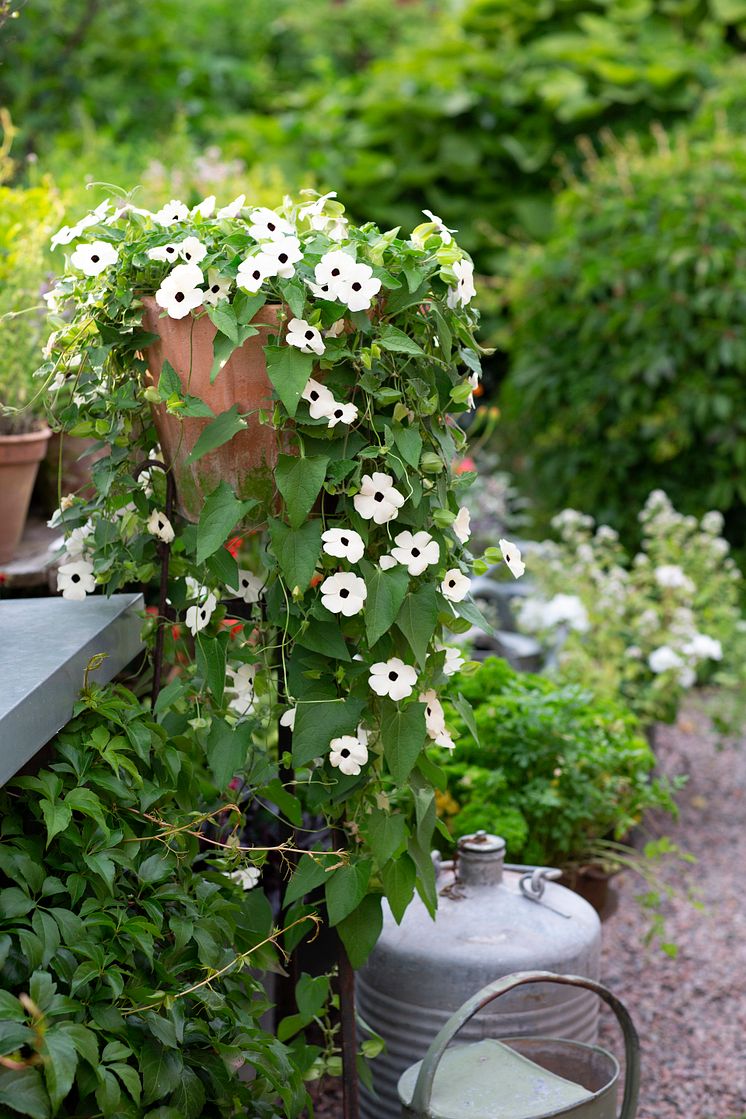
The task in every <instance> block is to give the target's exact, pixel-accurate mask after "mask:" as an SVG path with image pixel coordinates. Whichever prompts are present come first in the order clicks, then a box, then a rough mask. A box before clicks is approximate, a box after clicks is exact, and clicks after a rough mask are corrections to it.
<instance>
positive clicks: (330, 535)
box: [321, 528, 365, 563]
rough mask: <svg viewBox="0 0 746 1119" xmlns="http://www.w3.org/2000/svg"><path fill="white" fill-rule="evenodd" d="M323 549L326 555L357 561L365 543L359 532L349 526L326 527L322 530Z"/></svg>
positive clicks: (360, 556)
mask: <svg viewBox="0 0 746 1119" xmlns="http://www.w3.org/2000/svg"><path fill="white" fill-rule="evenodd" d="M321 539H322V541H323V550H324V551H325V552H326V554H327V555H328V556H335V557H336V558H337V559H346V560H349V562H350V563H357V562H358V560H361V559H362V558H363V556H364V554H365V544H364V543H363V538H362V536H361V535H360V533H358V532H355V531H354V529H351V528H328V529H327V530H326V532H322V534H321Z"/></svg>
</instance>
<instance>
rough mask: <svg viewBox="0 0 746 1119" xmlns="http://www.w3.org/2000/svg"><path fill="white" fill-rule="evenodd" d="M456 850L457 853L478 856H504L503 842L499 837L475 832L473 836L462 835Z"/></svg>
mask: <svg viewBox="0 0 746 1119" xmlns="http://www.w3.org/2000/svg"><path fill="white" fill-rule="evenodd" d="M458 849H459V851H469V852H474V854H479V855H495V856H498V857H502V856H504V854H505V840H504V839H501V838H500V836H499V835H490V833H489V832H486V831H477V832H474V834H473V835H462V837H461V839H459V841H458Z"/></svg>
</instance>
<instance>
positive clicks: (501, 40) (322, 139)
mask: <svg viewBox="0 0 746 1119" xmlns="http://www.w3.org/2000/svg"><path fill="white" fill-rule="evenodd" d="M454 7H457V9H458V10H457V13H456V14H451V11H452V9H450V10H449V9H448V8H447V7H446V9H445V10H444V11H443V13H442V14H441V15H440V17H439V18H438V19H436V20H433V23H432V28H431V29H430V31H429V32H428V33H426V34H423V35H421V36H420V37H419V39H418V40H417V41H416V42H415V43H413V44H407V45H404V46H403V47H401V48H400V49H399V50H397V51H396V52H394V53H392V54H391V55H390V56H385V57H383V58H381V59H380V60H379V61H378V62H374V63H373V64H372V65H371V66H370V67H368V68H367V69H365V70H364V71H362V72H361V73H359V74H357V75H354V76H352V77H350V78H348V79H346V80H344V81H337V82H335V83H334V84H333V85H330V84H329V83H328V82H324V83H317V85H316V86H315V87H313V86H310V87H309V88H308V89H307V91H306V92H305V94H304V95H302V96H300V97H299V98H298V104H297V107H296V110H295V113H294V114H293V113H291V112H290V111H286V112H284V113H283V116H282V120H281V122H280V123H281V125H282V129H283V131H282V133H281V142H280V144H279V145H277V147H276V148H275V150H271V149H270V152H269V153H268V154H269V155H270V156H271V158H277V159H279V160H280V161H282V162H283V163H284V165H285V167H286V169H287V167H288V163H289V161H290V162H293V163H295V165H296V166H297V163H298V160H299V157H300V159H301V165H302V166H304V167H310V168H311V169H312V170H314V171H315V172H316V173H317V174H318V176H319V178H320V180H321V182H322V183H327V184H333V185H334V186H335V187H337V188H338V189H339V190H340V192H342V191H343V192H344V197H345V198H346V200H347V203H348V206H349V208H350V209H351V210H352V211H353V213H356V214H359V215H362V214H364V215H365V216H366V217H368V216H370V215H371V214H372V216H373V217H374V218H375V219H376V221H377V222H378V223H379V224H382V225H386V226H393V225H400V224H401V225H404V226H410V225H413V224H415V222H416V220H418V215H419V212H420V209H421V207H422V206H423V205H427V206H430V207H432V208H433V209H434V210H436V211H437V212H439V213H442V214H447V215H448V217H449V220H450V221H451V222H452V224H453V225H454V226H456V227H458V229H459V230H460V231H461V237H462V241H463V243H464V245H465V246H466V247H467V248H468V250H469V251H470V252H471V253H472V254H475V253H477V254H478V256H477V262H478V265H479V266H480V267H481V269H482V270H483V271H484V272H486V273H491V272H493V271H494V269H495V265H496V262H497V260H498V259H499V256H500V255H501V253H502V251H503V247H502V235H503V234H504V233H505V231H506V230H507V231H509V232H512V231H515V230H526V229H527V230H529V231H530V232H532V233H535V234H539V235H544V234H545V233H546V232H547V230H548V228H549V224H550V218H551V206H550V197H549V188H550V185H551V184H552V182H553V180H555V179H556V178H557V163H556V157H557V156H558V155H564V156H565V157H567V156H570V157H574V155H575V153H576V149H575V141H576V138H577V137H578V136H579V135H581V134H585V133H590V134H595V133H597V132H598V131H599V130H600V129H601V128H603V127H611V128H614V129H621V130H622V131H627V130H629V129H640V128H646V127H647V125H648V124H649V123H650V121H652V120H657V119H664V120H667V119H672V118H673V117H674V116H676V115H677V114H681V113H686V112H689V111H690V110H691V109H692V108H693V107H694V106H695V105H696V103H697V100H698V97H699V95H700V92H701V90H702V88H703V85H706V84H707V83H708V82H709V81H711V70H710V63H712V62H714V61H716V60H717V59H718V58H720V57H721V56H723V55H724V53H726V51H725V48H724V47H723V46H722V43H721V39H722V33H723V30H724V28H723V27H722V26H720V25H718V24H717V23H716V22H715V21H713V20H712V17H711V16H710V15H709V14H708V7H707V6H706V5H704V4H701V5H692V4H691V3H689V2H688V0H686V2H684V3H673V4H672V3H668V2H662V0H659V2H650V0H640V2H638V3H635V4H629V3H623V2H613V3H609V2H607V0H551V2H548V3H542V4H537V3H534V0H527V2H525V3H516V2H515V0H472V2H471V3H466V4H463V5H458V6H454ZM232 137H233V141H234V143H235V150H236V151H237V152H238V153H239V154H244V155H245V156H246V158H247V160H248V161H249V162H251V160H252V159H253V158H258V156H259V151H260V149H259V148H258V147H257V139H256V131H255V129H254V122H253V121H252V122H251V123H250V124H249V125H248V126H247V125H246V124H244V128H243V141H242V140H241V137H240V134H239V132H237V131H236V129H235V128H233V130H232Z"/></svg>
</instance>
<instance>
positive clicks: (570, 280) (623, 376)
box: [503, 135, 746, 547]
mask: <svg viewBox="0 0 746 1119" xmlns="http://www.w3.org/2000/svg"><path fill="white" fill-rule="evenodd" d="M587 170H588V181H587V182H583V183H576V184H575V185H574V186H573V187H571V188H570V189H569V190H567V191H566V192H565V193H564V194H563V195H562V196H561V198H560V200H559V205H558V222H557V228H556V231H555V233H554V234H553V236H552V237H551V238H550V239H549V241H548V242H547V243H546V244H545V245H543V246H534V247H533V248H532V249H531V250H530V251H526V252H522V253H519V254H518V255H517V256H516V258H515V274H514V276H513V279H512V283H511V285H510V290H509V301H510V310H511V313H512V327H513V329H512V337H511V343H510V345H511V351H512V368H511V372H510V376H509V380H508V384H507V387H506V390H505V392H504V394H503V403H504V405H505V415H506V420H507V423H508V425H509V427H510V425H511V424H512V427H513V437H512V439H513V449H514V452H515V454H514V463H515V465H516V466H517V467H518V468H519V470H520V472H521V474H522V477H523V479H524V481H525V483H526V484H527V485H528V487H529V488H530V491H531V493H532V495H533V496H534V497H535V499H536V502H537V505H538V508H539V509H543V510H544V511H545V512H547V505H548V502H549V501H551V505H552V507H553V508H552V510H551V511H552V512H553V511H554V510H556V508H557V507H558V506H559V507H562V506H563V505H570V506H573V507H574V508H577V509H580V510H582V511H584V512H590V513H593V514H594V515H595V516H597V517H598V518H599V520H601V521H605V522H607V523H609V524H611V525H613V526H614V527H615V528H618V529H620V530H621V531H622V532H623V533H625V534H626V535H627V536H628V537H630V538H631V539H634V538H635V535H636V525H635V519H636V511H637V509H638V508H639V507H640V506H641V505H642V503H643V501H644V500H645V498H646V496H647V494H648V493H649V492H650V491H651V490H653V489H657V488H658V487H663V488H665V489H666V491H667V493H668V494H669V496H670V497H671V499H672V501H673V503H674V505H675V506H676V507H677V508H679V509H682V510H683V511H684V512H686V513H692V514H695V515H699V516H701V515H702V514H703V513H705V512H706V511H707V510H708V509H720V510H722V512H723V513H724V514H725V518H726V535H727V537H728V539H729V540H730V541H731V543H732V544H734V545H737V546H739V547H742V546H743V545H744V543H746V474H745V473H744V467H745V466H746V378H745V377H744V372H745V371H746V271H745V270H744V265H745V264H746V249H744V242H745V235H746V216H745V215H744V208H743V204H742V203H743V194H744V189H745V188H746V144H744V142H742V141H741V140H739V139H737V138H736V137H735V136H719V137H717V138H715V139H713V140H711V141H709V142H698V143H692V144H687V143H686V142H684V141H683V140H681V141H680V142H678V143H676V145H675V146H673V147H671V146H670V145H669V142H668V139H667V138H666V136H665V135H661V136H660V137H659V148H658V150H657V151H656V152H654V153H653V154H650V155H642V154H640V152H639V151H638V150H637V149H636V147H635V146H634V145H630V144H628V145H625V146H623V147H618V148H616V149H615V150H614V151H613V152H611V153H610V154H609V155H608V156H607V157H606V158H605V159H603V160H600V161H596V162H593V163H591V165H590V166H589V167H588V169H587Z"/></svg>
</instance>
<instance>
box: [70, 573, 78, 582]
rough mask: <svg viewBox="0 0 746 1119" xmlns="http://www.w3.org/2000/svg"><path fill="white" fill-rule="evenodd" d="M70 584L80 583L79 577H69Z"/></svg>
mask: <svg viewBox="0 0 746 1119" xmlns="http://www.w3.org/2000/svg"><path fill="white" fill-rule="evenodd" d="M70 582H71V583H79V582H80V576H79V575H77V574H76V575H71V576H70Z"/></svg>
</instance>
